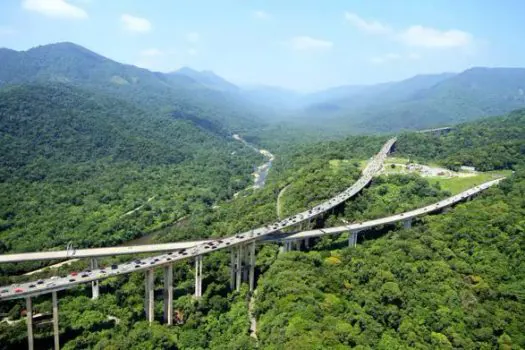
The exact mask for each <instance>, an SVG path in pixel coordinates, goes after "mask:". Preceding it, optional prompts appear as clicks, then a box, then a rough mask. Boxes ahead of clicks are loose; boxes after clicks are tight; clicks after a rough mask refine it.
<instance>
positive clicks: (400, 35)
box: [345, 12, 474, 48]
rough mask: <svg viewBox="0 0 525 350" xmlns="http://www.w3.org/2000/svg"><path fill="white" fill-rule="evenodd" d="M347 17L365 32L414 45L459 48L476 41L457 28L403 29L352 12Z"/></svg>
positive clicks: (420, 27) (346, 14) (415, 27)
mask: <svg viewBox="0 0 525 350" xmlns="http://www.w3.org/2000/svg"><path fill="white" fill-rule="evenodd" d="M345 18H346V20H347V21H349V22H350V23H352V24H353V25H354V26H355V27H356V28H357V29H359V30H361V31H363V32H367V33H371V34H381V35H386V36H388V37H389V38H390V39H392V40H397V41H399V42H401V43H403V44H405V45H407V46H412V47H424V48H458V47H467V46H469V45H470V44H472V43H473V41H474V38H473V35H472V34H470V33H467V32H464V31H461V30H457V29H450V30H439V29H435V28H430V27H423V26H421V25H413V26H410V27H408V28H405V29H403V30H395V29H392V28H391V27H390V26H388V25H387V24H384V23H381V22H379V21H376V20H365V19H363V18H361V17H359V15H357V14H355V13H351V12H345Z"/></svg>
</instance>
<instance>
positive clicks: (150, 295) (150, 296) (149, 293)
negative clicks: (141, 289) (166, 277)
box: [144, 269, 155, 323]
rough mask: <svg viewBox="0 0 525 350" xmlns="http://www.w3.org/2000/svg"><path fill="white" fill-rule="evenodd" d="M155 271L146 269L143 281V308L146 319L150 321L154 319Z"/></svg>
mask: <svg viewBox="0 0 525 350" xmlns="http://www.w3.org/2000/svg"><path fill="white" fill-rule="evenodd" d="M154 283H155V271H154V270H153V269H149V270H147V271H146V278H145V281H144V284H145V289H146V297H145V300H144V309H145V311H146V319H147V320H148V322H149V323H152V322H153V320H154V319H155V289H154Z"/></svg>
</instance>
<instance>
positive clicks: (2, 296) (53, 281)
mask: <svg viewBox="0 0 525 350" xmlns="http://www.w3.org/2000/svg"><path fill="white" fill-rule="evenodd" d="M395 142H396V138H392V139H390V140H388V141H387V142H386V143H385V144H384V145H383V147H382V148H381V150H380V152H379V153H378V154H376V155H375V156H374V157H372V158H371V160H370V161H369V163H368V164H367V166H366V168H365V169H364V170H363V172H362V176H361V177H360V178H359V179H358V180H357V181H356V182H355V183H354V184H353V185H352V186H350V187H349V188H347V189H346V190H344V191H343V192H341V193H339V194H337V195H336V196H334V197H332V198H331V199H329V200H327V201H325V202H323V203H321V204H319V205H317V206H315V207H313V208H311V209H309V210H306V211H303V212H301V213H298V214H295V215H292V216H289V217H287V218H285V219H282V220H279V221H277V222H274V223H271V224H268V225H266V226H263V227H259V228H256V229H252V230H249V231H246V232H242V233H238V234H236V235H233V236H230V237H225V238H220V239H209V240H200V241H192V242H176V243H167V244H163V245H146V246H133V247H109V248H96V249H79V250H76V251H75V250H66V251H55V252H35V253H23V254H9V255H4V256H0V262H21V261H30V260H45V259H69V258H77V259H78V258H84V257H85V258H91V261H92V268H91V269H90V270H86V271H83V272H80V273H70V274H69V275H68V276H63V277H60V276H53V277H51V278H49V279H45V280H38V281H34V282H27V283H20V284H14V285H10V286H6V287H0V300H11V299H18V298H25V300H26V309H27V317H26V320H27V329H28V344H29V349H33V324H32V312H33V311H32V298H33V297H35V296H38V295H42V294H48V293H51V295H52V304H53V330H54V338H55V339H54V340H55V348H58V347H59V339H58V334H59V331H58V298H57V291H60V290H65V289H69V288H73V287H75V286H78V285H79V284H83V283H91V284H92V291H93V298H97V297H98V294H99V290H98V283H99V281H100V280H102V279H105V278H108V277H111V276H118V275H123V274H128V273H131V272H138V271H142V272H144V273H145V304H144V310H145V314H146V319H147V320H148V321H149V322H153V319H154V305H155V298H154V296H155V295H154V292H155V290H154V278H155V274H154V270H155V269H156V268H163V270H164V293H163V295H164V321H165V322H166V323H167V324H173V263H175V262H177V261H180V260H185V259H189V258H193V259H194V261H195V297H196V298H199V297H200V296H202V267H203V265H202V260H203V256H204V255H205V254H207V253H209V252H213V251H216V250H220V249H230V250H231V280H230V287H231V289H234V288H236V289H237V290H239V287H240V284H241V283H242V281H248V282H249V286H250V290H253V288H254V276H255V244H256V241H265V240H276V239H277V240H283V239H284V241H285V242H286V244H287V245H288V246H289V243H290V242H292V241H293V240H299V239H307V238H309V237H317V236H321V235H324V234H335V233H341V232H345V231H350V232H352V239H353V240H354V241H353V244H354V245H355V243H356V241H357V232H358V231H360V230H363V229H367V228H371V227H374V226H378V225H385V224H389V223H393V222H397V221H401V220H405V222H409V220H411V219H412V218H413V217H415V216H418V215H422V214H424V213H428V212H432V211H434V210H438V209H441V208H444V207H446V206H449V205H452V204H454V203H456V202H458V201H460V200H463V199H465V198H468V197H470V196H472V195H474V194H475V193H477V192H479V191H482V190H484V189H486V188H488V187H490V186H492V185H494V184H496V183H498V182H499V181H500V180H501V179H498V180H494V181H491V182H489V183H486V184H483V185H480V186H476V187H475V188H473V189H470V190H468V191H465V192H464V193H461V194H459V195H456V196H453V197H451V198H448V199H445V200H443V201H440V202H438V203H436V204H435V205H431V206H427V207H424V208H420V209H416V210H413V211H410V212H407V213H403V214H397V215H393V216H390V217H387V218H383V219H376V220H371V221H367V222H363V223H355V224H351V225H346V226H342V227H336V228H331V229H322V230H310V231H304V232H297V233H283V232H282V231H283V230H284V229H287V228H291V227H294V226H296V225H298V224H300V223H302V222H307V221H310V220H312V219H313V218H315V217H317V216H319V215H322V214H324V213H326V212H327V211H329V210H331V209H332V208H334V207H336V206H338V205H339V204H341V203H343V202H344V201H346V200H348V199H349V198H352V197H353V196H355V195H356V194H357V193H358V192H359V191H361V190H362V189H363V188H364V187H365V186H366V185H367V184H369V183H370V181H371V180H372V177H373V176H374V175H375V174H377V173H378V172H379V170H380V169H381V168H382V165H383V162H384V159H385V158H386V156H387V154H388V153H389V152H390V150H391V148H392V146H393V145H394V143H395ZM354 237H355V239H354ZM153 252H164V253H163V254H160V255H156V256H152V257H148V258H145V259H137V260H134V261H130V262H127V263H124V264H119V265H112V266H110V267H107V268H98V266H97V260H96V258H97V257H101V256H111V255H122V254H140V253H153Z"/></svg>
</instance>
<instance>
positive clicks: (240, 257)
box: [230, 241, 255, 291]
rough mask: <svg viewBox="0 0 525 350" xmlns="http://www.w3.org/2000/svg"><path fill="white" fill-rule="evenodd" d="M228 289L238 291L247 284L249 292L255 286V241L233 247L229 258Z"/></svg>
mask: <svg viewBox="0 0 525 350" xmlns="http://www.w3.org/2000/svg"><path fill="white" fill-rule="evenodd" d="M230 269H231V271H230V289H231V290H234V289H235V290H236V291H239V290H240V288H241V283H242V282H248V283H249V286H250V291H252V290H253V288H254V285H255V241H254V242H251V243H248V244H246V245H239V246H237V247H233V248H232V250H231V257H230Z"/></svg>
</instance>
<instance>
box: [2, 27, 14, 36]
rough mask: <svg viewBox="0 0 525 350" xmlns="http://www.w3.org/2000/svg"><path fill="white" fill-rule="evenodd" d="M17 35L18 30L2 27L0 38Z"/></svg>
mask: <svg viewBox="0 0 525 350" xmlns="http://www.w3.org/2000/svg"><path fill="white" fill-rule="evenodd" d="M15 33H16V30H14V29H13V28H12V27H5V26H0V36H4V35H5V36H7V35H13V34H15Z"/></svg>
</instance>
